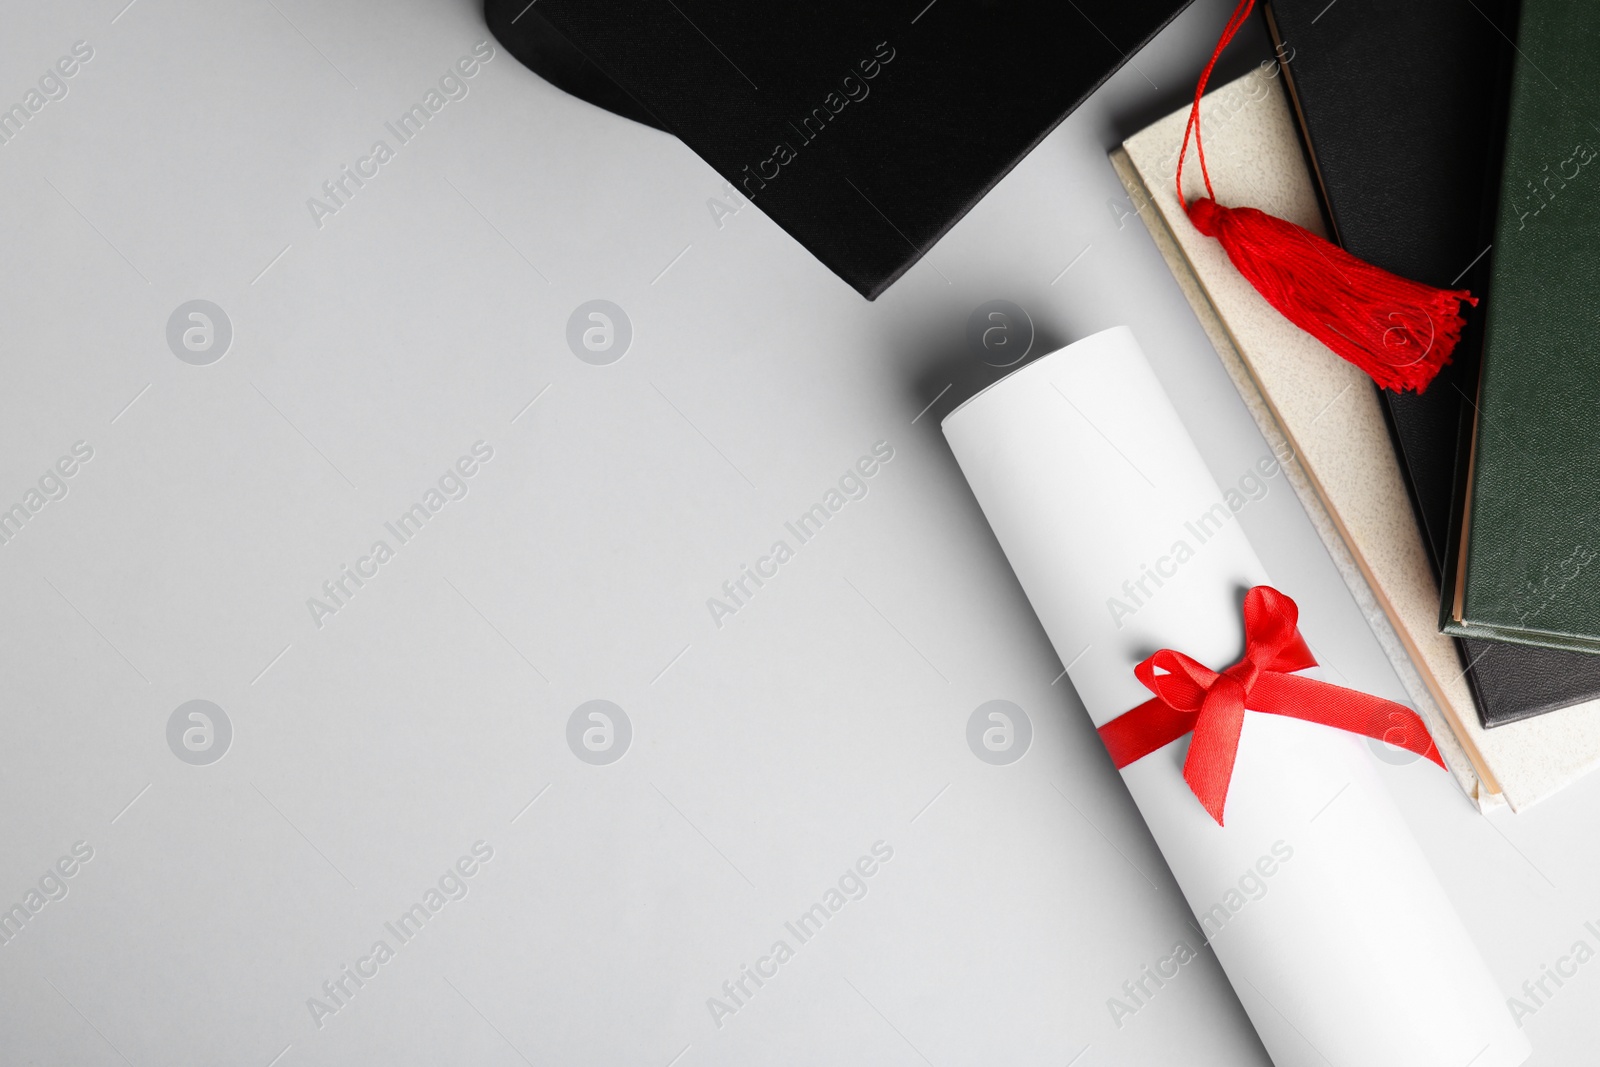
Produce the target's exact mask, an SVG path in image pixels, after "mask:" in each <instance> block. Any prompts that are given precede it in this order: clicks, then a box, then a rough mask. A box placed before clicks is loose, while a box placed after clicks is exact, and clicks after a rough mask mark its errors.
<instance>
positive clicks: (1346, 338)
mask: <svg viewBox="0 0 1600 1067" xmlns="http://www.w3.org/2000/svg"><path fill="white" fill-rule="evenodd" d="M1254 6H1255V0H1239V3H1238V6H1237V7H1235V8H1234V11H1233V16H1232V18H1230V19H1229V20H1228V25H1227V28H1226V29H1224V30H1223V31H1222V39H1221V40H1219V41H1218V42H1217V48H1216V51H1214V52H1213V53H1212V54H1211V62H1209V63H1207V64H1206V69H1205V71H1204V72H1203V73H1202V74H1201V75H1200V82H1199V84H1197V85H1196V86H1195V90H1194V104H1193V105H1192V106H1191V108H1190V109H1189V123H1188V125H1187V126H1186V127H1185V128H1184V131H1183V149H1182V151H1181V152H1180V154H1179V156H1178V175H1177V181H1178V202H1179V203H1180V204H1182V205H1183V207H1184V210H1185V211H1186V212H1187V213H1188V215H1189V220H1190V221H1191V222H1193V223H1194V226H1195V229H1197V230H1199V231H1200V232H1201V233H1203V234H1205V235H1206V236H1207V237H1215V238H1216V239H1217V240H1219V241H1221V242H1222V247H1223V249H1225V250H1226V251H1227V253H1228V259H1229V260H1231V261H1232V262H1233V265H1234V267H1236V268H1237V269H1238V271H1239V273H1240V274H1242V275H1244V277H1245V279H1246V280H1247V281H1249V282H1250V284H1251V285H1253V286H1255V288H1256V291H1257V292H1259V293H1260V294H1261V295H1262V296H1263V297H1264V298H1265V299H1266V301H1267V303H1269V304H1271V305H1272V306H1273V307H1274V308H1276V309H1277V310H1278V312H1279V313H1280V314H1282V315H1283V317H1284V318H1286V319H1288V320H1289V321H1290V322H1292V323H1294V324H1295V325H1296V326H1298V327H1300V329H1302V330H1304V331H1305V332H1306V333H1309V334H1310V335H1311V336H1313V337H1315V338H1316V339H1317V340H1319V341H1321V342H1322V343H1323V344H1325V345H1327V346H1328V347H1329V348H1331V349H1332V350H1333V351H1334V352H1337V353H1338V354H1339V355H1340V356H1342V357H1344V358H1345V359H1347V360H1349V361H1350V362H1351V363H1354V364H1355V365H1356V366H1357V367H1360V368H1361V369H1362V370H1363V371H1365V372H1366V373H1367V374H1369V375H1370V376H1371V377H1372V380H1373V381H1375V382H1377V383H1378V384H1379V385H1381V386H1383V387H1384V388H1385V389H1394V390H1396V391H1403V390H1406V389H1414V390H1416V391H1417V392H1419V393H1420V392H1422V391H1423V390H1424V389H1426V388H1427V387H1428V383H1429V382H1431V381H1433V378H1434V375H1436V374H1438V373H1439V369H1440V368H1441V367H1443V366H1444V365H1445V364H1446V363H1449V362H1450V354H1451V352H1453V351H1454V350H1455V347H1456V342H1457V341H1459V340H1460V339H1461V328H1462V326H1463V325H1464V322H1463V320H1462V318H1461V301H1463V300H1464V301H1466V302H1467V303H1469V304H1476V303H1477V302H1478V301H1477V299H1476V298H1475V297H1474V296H1473V295H1472V294H1471V293H1470V292H1468V291H1467V290H1465V289H1436V288H1434V287H1433V286H1431V285H1423V284H1422V283H1421V282H1414V281H1411V280H1409V279H1406V278H1402V277H1400V276H1398V275H1395V274H1391V273H1389V272H1388V271H1386V270H1382V269H1380V268H1378V267H1374V266H1373V265H1372V264H1370V263H1367V262H1366V261H1364V260H1360V259H1357V258H1356V257H1355V256H1352V255H1351V254H1350V253H1348V252H1346V251H1345V250H1344V249H1342V248H1340V247H1339V246H1338V245H1335V244H1333V243H1331V242H1329V241H1325V240H1323V239H1322V238H1321V237H1318V236H1317V235H1316V234H1314V233H1312V232H1311V231H1309V230H1307V229H1305V228H1303V227H1300V226H1296V225H1295V224H1294V223H1292V222H1285V221H1284V220H1283V219H1280V218H1275V217H1274V216H1272V215H1268V214H1267V213H1266V212H1264V211H1257V210H1256V209H1255V208H1250V207H1236V208H1227V207H1223V206H1221V205H1220V204H1218V203H1217V202H1216V199H1215V197H1216V193H1215V192H1213V191H1212V188H1211V175H1210V174H1209V173H1208V172H1207V170H1206V153H1205V148H1204V147H1203V146H1202V144H1201V141H1200V98H1201V96H1203V95H1204V93H1205V88H1206V82H1207V81H1208V80H1210V78H1211V70H1212V68H1213V67H1215V66H1216V64H1217V58H1218V57H1219V56H1221V55H1222V50H1223V49H1224V48H1226V47H1227V46H1228V43H1229V42H1230V41H1232V40H1233V37H1234V34H1236V33H1238V32H1239V29H1240V27H1242V26H1243V25H1244V22H1245V19H1246V18H1247V17H1249V15H1250V11H1251V9H1252V8H1253V7H1254ZM1191 132H1193V134H1194V146H1195V151H1196V153H1197V154H1198V155H1199V157H1200V173H1201V175H1202V176H1203V177H1204V178H1205V185H1206V194H1207V195H1206V197H1205V198H1203V199H1200V200H1196V201H1194V202H1193V203H1190V202H1189V201H1188V200H1187V199H1186V198H1185V197H1184V195H1183V160H1184V157H1185V156H1187V155H1188V153H1189V134H1190V133H1191Z"/></svg>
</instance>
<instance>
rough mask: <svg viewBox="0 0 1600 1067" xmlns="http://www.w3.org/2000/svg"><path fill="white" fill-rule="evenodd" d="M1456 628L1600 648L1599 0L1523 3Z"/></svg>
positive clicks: (1455, 577)
mask: <svg viewBox="0 0 1600 1067" xmlns="http://www.w3.org/2000/svg"><path fill="white" fill-rule="evenodd" d="M1517 39H1518V41H1517V56H1516V59H1515V63H1514V66H1513V71H1512V77H1511V95H1510V103H1509V108H1508V115H1509V117H1508V121H1507V124H1506V147H1505V161H1504V164H1503V167H1502V175H1501V181H1500V204H1499V215H1498V218H1497V221H1496V224H1495V230H1494V250H1493V252H1492V254H1491V258H1492V260H1493V263H1492V266H1491V275H1490V293H1491V294H1492V299H1491V301H1490V303H1489V305H1488V308H1487V311H1486V315H1485V337H1484V347H1483V368H1482V372H1481V374H1480V379H1479V389H1478V397H1477V402H1476V408H1475V412H1474V414H1475V429H1474V432H1473V439H1472V441H1473V443H1472V454H1471V459H1470V473H1469V475H1468V485H1467V488H1466V493H1465V499H1464V502H1463V508H1462V518H1461V523H1460V531H1459V537H1458V538H1456V539H1455V543H1454V544H1453V545H1452V546H1451V547H1452V548H1453V549H1454V553H1453V556H1452V559H1451V567H1450V569H1449V570H1448V571H1447V575H1446V586H1445V597H1444V600H1443V610H1442V615H1443V619H1444V626H1445V629H1446V630H1447V631H1449V632H1450V633H1454V634H1459V635H1461V636H1464V637H1485V638H1497V639H1500V640H1503V641H1516V642H1524V643H1528V644H1535V645H1544V646H1547V647H1551V648H1568V649H1577V650H1580V651H1584V652H1590V653H1600V435H1597V434H1596V433H1595V428H1594V427H1595V417H1594V412H1595V408H1596V405H1597V404H1600V343H1597V341H1596V326H1597V325H1600V310H1597V309H1600V260H1597V258H1596V256H1595V252H1594V248H1595V242H1596V240H1597V239H1600V130H1597V128H1596V126H1595V124H1594V119H1593V118H1592V116H1595V115H1600V77H1597V75H1600V63H1597V61H1596V59H1595V57H1596V56H1597V55H1600V7H1596V6H1595V5H1593V4H1592V3H1587V2H1583V0H1525V2H1524V3H1523V5H1522V12H1521V16H1520V18H1519V22H1518V33H1517Z"/></svg>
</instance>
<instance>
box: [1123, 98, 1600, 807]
mask: <svg viewBox="0 0 1600 1067" xmlns="http://www.w3.org/2000/svg"><path fill="white" fill-rule="evenodd" d="M1188 110H1189V109H1188V108H1187V107H1185V108H1184V109H1183V110H1182V111H1179V112H1176V113H1174V114H1172V115H1169V116H1167V117H1166V118H1165V119H1162V120H1161V121H1160V122H1157V123H1155V124H1154V125H1153V126H1150V127H1148V128H1146V129H1145V130H1143V131H1141V132H1140V133H1138V134H1136V135H1134V136H1133V137H1131V138H1129V139H1128V140H1127V141H1125V142H1123V145H1122V147H1121V148H1120V149H1118V150H1116V151H1114V152H1112V154H1111V162H1112V165H1113V166H1114V167H1115V168H1116V171H1117V174H1118V176H1119V177H1120V178H1121V179H1122V183H1123V185H1124V186H1126V187H1127V190H1128V195H1129V197H1130V198H1131V199H1132V201H1133V203H1134V206H1135V207H1136V208H1137V209H1138V211H1139V217H1140V218H1141V219H1142V220H1143V221H1144V224H1145V226H1146V228H1147V229H1149V231H1150V235H1151V237H1152V238H1154V239H1155V242H1156V246H1157V247H1158V248H1159V249H1160V250H1161V254H1162V256H1163V257H1164V258H1165V259H1166V261H1167V264H1168V266H1169V267H1171V269H1172V273H1173V275H1174V277H1175V278H1176V279H1177V281H1178V285H1179V287H1180V288H1181V289H1182V290H1183V292H1184V295H1185V296H1186V297H1187V298H1188V300H1189V303H1190V304H1191V305H1192V306H1193V307H1194V310H1195V314H1196V315H1197V316H1198V317H1199V319H1200V324H1201V326H1202V327H1203V328H1204V329H1205V331H1206V334H1207V336H1208V337H1209V338H1210V339H1211V343H1212V345H1213V346H1215V348H1216V350H1217V354H1218V355H1219V356H1220V357H1221V359H1222V363H1223V366H1224V367H1226V368H1227V371H1228V374H1229V376H1230V377H1231V378H1232V379H1233V382H1234V385H1235V386H1237V387H1238V389H1239V394H1240V396H1242V397H1243V398H1244V401H1245V405H1246V407H1248V408H1249V409H1250V413H1251V414H1252V415H1253V416H1254V417H1255V420H1256V422H1257V423H1258V424H1259V426H1260V427H1261V432H1262V433H1263V434H1264V435H1265V436H1266V438H1267V440H1268V442H1269V443H1270V444H1271V445H1272V447H1273V448H1274V449H1275V450H1277V451H1278V452H1279V454H1288V453H1292V455H1293V459H1291V460H1290V461H1289V462H1288V463H1285V465H1284V469H1285V471H1286V472H1287V473H1288V476H1289V480H1290V483H1291V484H1292V485H1293V486H1294V488H1295V492H1296V493H1297V494H1298V495H1299V497H1300V501H1301V503H1302V504H1303V505H1304V507H1305V510H1306V513H1307V514H1308V515H1309V516H1310V518H1311V521H1312V524H1313V525H1314V526H1315V527H1316V529H1317V532H1318V533H1319V534H1320V535H1321V537H1322V540H1323V542H1324V543H1325V544H1326V545H1327V547H1328V551H1329V552H1330V553H1331V554H1332V556H1333V560H1334V563H1335V564H1336V565H1337V566H1338V568H1339V571H1340V573H1341V574H1342V575H1343V577H1344V579H1345V582H1346V584H1347V585H1348V586H1349V587H1350V590H1351V592H1352V594H1354V596H1355V599H1356V602H1357V604H1358V605H1360V607H1361V610H1362V612H1363V613H1364V614H1365V615H1366V617H1367V621H1368V623H1369V624H1370V625H1371V626H1372V629H1373V632H1374V633H1375V634H1376V635H1377V637H1378V641H1379V643H1380V644H1381V645H1382V646H1383V649H1384V651H1385V653H1387V655H1388V656H1389V659H1390V661H1391V662H1392V663H1393V664H1394V667H1395V670H1396V672H1397V673H1398V674H1399V676H1400V680H1401V682H1402V684H1403V685H1404V686H1405V688H1406V691H1407V693H1408V695H1409V696H1410V697H1411V700H1412V702H1413V703H1414V704H1415V705H1416V707H1417V710H1418V711H1419V712H1420V713H1421V714H1422V716H1423V717H1424V718H1425V719H1427V721H1428V724H1429V726H1430V728H1431V729H1432V731H1433V735H1434V739H1435V742H1436V743H1437V744H1438V745H1439V749H1440V751H1441V752H1442V753H1443V754H1444V756H1445V760H1446V762H1447V763H1448V764H1449V765H1450V769H1451V771H1452V773H1454V774H1455V776H1456V779H1457V781H1458V782H1460V784H1461V787H1462V788H1463V789H1464V790H1465V791H1466V793H1467V795H1468V796H1469V797H1471V798H1472V799H1473V800H1474V801H1475V802H1476V803H1477V804H1478V805H1479V807H1480V808H1484V809H1488V808H1490V807H1493V806H1497V805H1499V804H1502V803H1508V804H1510V806H1511V808H1512V809H1513V810H1521V809H1523V808H1525V807H1527V806H1529V805H1530V804H1533V803H1535V802H1537V801H1539V800H1542V799H1544V798H1545V797H1548V796H1550V795H1551V794H1552V793H1554V792H1556V791H1557V790H1558V789H1560V788H1562V787H1563V786H1565V785H1567V784H1569V783H1570V782H1572V781H1574V780H1576V779H1577V778H1579V777H1581V776H1582V775H1583V774H1585V773H1587V772H1588V771H1590V770H1592V769H1594V768H1595V767H1596V766H1597V765H1600V701H1590V702H1588V703H1584V704H1578V705H1575V706H1573V707H1570V708H1566V709H1563V710H1561V711H1558V712H1553V713H1551V714H1548V715H1542V716H1539V717H1537V718H1534V719H1527V720H1524V721H1522V722H1516V723H1510V724H1508V725H1505V726H1501V727H1497V728H1496V729H1494V730H1492V731H1489V730H1485V729H1483V727H1482V725H1481V724H1480V722H1479V720H1478V713H1477V709H1476V707H1475V706H1474V704H1473V701H1472V693H1471V689H1470V687H1469V685H1468V682H1467V679H1466V675H1465V672H1464V671H1463V670H1462V665H1461V662H1460V658H1459V656H1458V655H1457V654H1456V648H1455V645H1454V643H1453V642H1452V640H1451V639H1450V638H1449V637H1447V636H1445V635H1444V634H1441V633H1439V631H1438V617H1439V587H1438V583H1437V582H1436V581H1435V579H1434V577H1433V572H1432V568H1431V567H1430V566H1429V564H1428V558H1427V553H1426V549H1425V548H1424V547H1423V543H1422V534H1421V531H1420V530H1419V529H1418V527H1417V523H1416V519H1415V516H1414V513H1413V512H1412V509H1411V501H1410V499H1409V498H1408V497H1407V495H1406V488H1405V483H1404V480H1403V477H1402V475H1401V471H1400V464H1399V460H1398V459H1397V457H1396V455H1395V451H1394V447H1393V444H1392V443H1391V441H1390V437H1389V431H1388V428H1387V426H1386V425H1385V423H1384V419H1383V412H1382V410H1381V406H1380V402H1379V400H1378V397H1377V395H1376V393H1375V391H1374V389H1373V387H1372V383H1371V381H1370V380H1369V379H1368V378H1367V377H1366V376H1365V375H1364V374H1362V372H1361V371H1359V370H1357V369H1356V368H1355V367H1354V366H1352V365H1350V364H1349V363H1347V362H1345V361H1344V360H1343V359H1340V358H1339V357H1338V356H1337V355H1335V354H1334V353H1333V352H1331V351H1330V350H1329V349H1328V348H1327V347H1326V346H1324V345H1323V344H1322V343H1321V342H1319V341H1317V340H1316V339H1315V338H1313V337H1311V336H1310V335H1309V334H1306V333H1304V332H1303V331H1301V330H1300V329H1298V328H1297V327H1296V326H1294V325H1293V324H1292V323H1290V322H1289V321H1288V320H1287V319H1285V318H1284V317H1283V316H1282V315H1280V314H1279V313H1278V312H1277V311H1276V310H1274V309H1273V308H1272V307H1271V306H1270V305H1269V304H1268V303H1267V302H1266V301H1265V300H1264V299H1263V298H1262V297H1261V295H1260V294H1259V293H1257V292H1256V291H1255V289H1254V288H1252V287H1251V285H1250V283H1249V282H1247V281H1245V279H1244V278H1243V277H1241V276H1240V275H1239V273H1238V271H1237V270H1235V269H1234V267H1233V264H1232V263H1230V262H1229V261H1228V257H1227V253H1226V252H1224V251H1223V249H1222V246H1221V245H1220V244H1218V243H1217V242H1216V241H1215V240H1213V239H1212V238H1209V237H1205V236H1203V235H1202V234H1200V233H1199V232H1198V231H1196V230H1195V228H1194V227H1193V226H1192V225H1191V224H1190V222H1189V220H1188V218H1187V217H1186V216H1185V215H1184V214H1183V211H1182V208H1181V207H1180V206H1179V204H1178V198H1177V194H1176V191H1175V187H1174V180H1175V176H1176V172H1177V164H1178V152H1179V149H1180V147H1181V145H1182V143H1183V128H1184V124H1185V121H1186V120H1187V117H1188ZM1201 116H1202V119H1203V120H1204V123H1205V137H1206V162H1207V164H1208V165H1209V166H1210V169H1211V182H1212V186H1213V187H1214V188H1215V190H1216V194H1217V200H1218V202H1219V203H1222V204H1226V205H1229V206H1247V207H1254V208H1259V209H1261V210H1262V211H1266V212H1268V213H1270V214H1273V215H1277V216H1278V217H1280V218H1283V219H1287V220H1289V221H1291V222H1294V223H1297V224H1299V225H1301V226H1304V227H1305V228H1306V229H1308V230H1311V231H1313V232H1315V233H1319V234H1323V235H1324V236H1326V233H1325V229H1324V226H1323V222H1322V217H1321V212H1320V210H1319V208H1318V205H1317V198H1316V192H1315V190H1314V189H1313V186H1312V178H1311V175H1310V173H1309V172H1308V170H1307V168H1306V164H1305V158H1304V156H1303V154H1302V152H1301V147H1300V141H1299V137H1298V134H1297V132H1296V129H1295V123H1294V116H1293V115H1292V113H1291V112H1290V106H1289V103H1288V101H1287V99H1286V97H1285V94H1284V91H1283V87H1282V85H1281V84H1280V82H1279V80H1278V78H1277V77H1276V69H1275V68H1273V67H1263V68H1258V69H1257V70H1254V71H1252V72H1251V73H1249V74H1247V75H1245V76H1244V77H1243V78H1240V79H1238V80H1237V81H1234V82H1232V83H1230V84H1228V85H1225V86H1223V87H1221V88H1219V89H1216V90H1215V91H1213V92H1211V93H1209V94H1207V95H1206V97H1205V99H1204V100H1203V101H1202V102H1201ZM1191 176H1192V177H1191ZM1184 186H1185V188H1184V191H1185V193H1186V194H1187V195H1188V196H1190V197H1191V198H1192V197H1195V196H1200V195H1204V186H1203V184H1202V182H1201V178H1200V173H1199V166H1198V161H1197V160H1196V158H1195V157H1194V149H1193V147H1192V145H1191V148H1190V158H1189V160H1188V162H1187V163H1186V164H1185V166H1184Z"/></svg>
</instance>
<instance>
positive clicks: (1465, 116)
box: [1266, 0, 1600, 727]
mask: <svg viewBox="0 0 1600 1067" xmlns="http://www.w3.org/2000/svg"><path fill="white" fill-rule="evenodd" d="M1516 6H1517V5H1516V2H1515V0H1409V2H1407V3H1394V2H1393V0H1339V2H1338V3H1336V4H1329V3H1328V2H1327V0H1268V5H1267V9H1266V11H1267V21H1268V25H1269V27H1270V29H1271V31H1272V34H1273V38H1274V40H1275V41H1276V42H1277V45H1278V51H1279V55H1280V56H1282V57H1284V58H1285V59H1286V63H1285V65H1284V70H1285V73H1286V79H1285V80H1286V84H1287V85H1288V87H1289V92H1290V96H1291V98H1292V99H1293V101H1294V106H1295V111H1296V113H1297V115H1298V117H1299V120H1300V128H1301V132H1302V134H1303V135H1304V139H1305V144H1306V149H1307V154H1308V156H1309V158H1310V160H1311V165H1312V170H1313V172H1314V174H1315V175H1316V178H1317V183H1318V185H1319V187H1320V191H1321V194H1322V198H1323V203H1324V205H1325V208H1326V211H1327V214H1328V221H1329V226H1330V229H1331V231H1332V232H1333V233H1334V234H1335V235H1336V238H1337V240H1338V241H1339V243H1340V244H1341V245H1342V246H1343V247H1344V248H1345V249H1347V250H1348V251H1349V252H1351V253H1352V254H1353V255H1357V256H1360V257H1361V258H1362V259H1365V260H1367V261H1368V262H1370V263H1374V264H1376V265H1378V266H1380V267H1383V268H1384V269H1385V270H1390V271H1393V272H1395V273H1396V274H1400V275H1403V276H1405V277H1408V278H1414V279H1416V280H1417V281H1420V282H1426V283H1428V284H1430V285H1437V286H1441V287H1444V288H1459V287H1462V286H1465V287H1467V288H1470V289H1471V290H1472V291H1473V293H1474V294H1475V295H1477V296H1479V297H1480V298H1483V299H1484V301H1485V302H1487V300H1488V299H1492V294H1489V293H1486V292H1485V285H1486V283H1487V281H1488V277H1489V272H1488V269H1487V268H1488V265H1489V260H1490V254H1489V243H1490V230H1491V225H1492V221H1493V207H1494V203H1495V194H1496V190H1497V188H1498V180H1499V170H1500V149H1501V144H1500V141H1501V138H1502V135H1503V127H1504V123H1503V121H1502V117H1503V112H1504V99H1505V91H1506V87H1505V82H1506V77H1507V75H1508V72H1509V69H1510V55H1509V53H1510V52H1511V50H1512V48H1513V45H1512V43H1511V41H1512V39H1513V38H1514V37H1515V34H1516V14H1517V11H1516ZM1463 311H1464V312H1466V316H1467V329H1466V330H1465V331H1464V333H1463V335H1462V340H1461V343H1460V344H1459V345H1458V346H1457V348H1456V352H1455V357H1454V361H1453V362H1452V363H1451V364H1450V365H1449V366H1447V367H1446V368H1445V369H1444V370H1443V371H1442V372H1440V374H1439V377H1438V378H1437V379H1435V380H1434V382H1433V384H1432V385H1431V386H1429V388H1428V389H1427V391H1426V392H1424V393H1422V394H1421V395H1418V394H1415V393H1395V392H1390V391H1387V390H1384V391H1381V393H1380V395H1381V396H1382V398H1383V403H1384V408H1385V411H1386V413H1387V415H1388V420H1389V427H1390V430H1391V432H1392V434H1393V436H1394V442H1395V447H1396V449H1397V450H1398V451H1399V454H1400V458H1401V468H1402V470H1403V471H1404V472H1405V475H1406V480H1407V486H1408V488H1409V489H1410V492H1411V500H1412V504H1413V505H1414V506H1415V509H1416V513H1417V521H1418V522H1419V524H1420V525H1421V527H1422V532H1423V541H1424V542H1425V544H1426V545H1427V549H1428V555H1429V557H1430V559H1431V560H1432V562H1433V566H1434V573H1435V575H1436V576H1437V575H1438V574H1440V573H1441V571H1442V570H1443V564H1444V561H1445V560H1446V558H1447V556H1448V551H1447V544H1448V541H1447V539H1448V537H1449V536H1450V530H1451V516H1452V499H1453V497H1454V495H1455V489H1456V485H1457V481H1458V478H1459V477H1460V476H1461V475H1462V474H1464V471H1463V470H1460V469H1458V462H1461V463H1462V465H1463V466H1464V457H1465V456H1466V455H1467V451H1466V445H1467V443H1468V439H1465V438H1464V437H1463V429H1462V428H1463V422H1464V421H1465V424H1466V425H1467V426H1470V423H1471V420H1470V419H1465V420H1464V419H1463V416H1464V415H1470V413H1471V404H1472V403H1473V398H1474V397H1475V396H1476V392H1477V380H1478V357H1479V352H1480V348H1481V345H1482V336H1483V333H1482V331H1483V304H1480V305H1479V306H1478V308H1476V309H1473V310H1468V309H1465V308H1464V309H1463ZM1457 647H1458V649H1459V650H1460V653H1461V660H1462V667H1463V669H1464V670H1465V672H1466V674H1467V677H1468V680H1469V681H1470V682H1471V686H1472V692H1473V696H1474V698H1475V699H1476V701H1477V704H1478V715H1479V718H1480V719H1481V720H1482V722H1483V725H1484V726H1485V727H1494V726H1501V725H1504V724H1505V723H1508V722H1515V721H1517V720H1518V719H1526V718H1529V717H1531V716H1534V715H1542V714H1544V713H1545V712H1550V711H1555V710H1557V709H1559V708H1564V707H1568V706H1570V705H1573V704H1578V703H1582V702H1584V701H1588V700H1595V699H1600V656H1592V655H1589V654H1587V653H1582V652H1562V651H1557V650H1552V649H1542V648H1534V647H1531V646H1527V645H1513V644H1508V643H1504V642H1499V641H1484V640H1479V639H1475V638H1469V639H1463V640H1458V641H1457Z"/></svg>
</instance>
